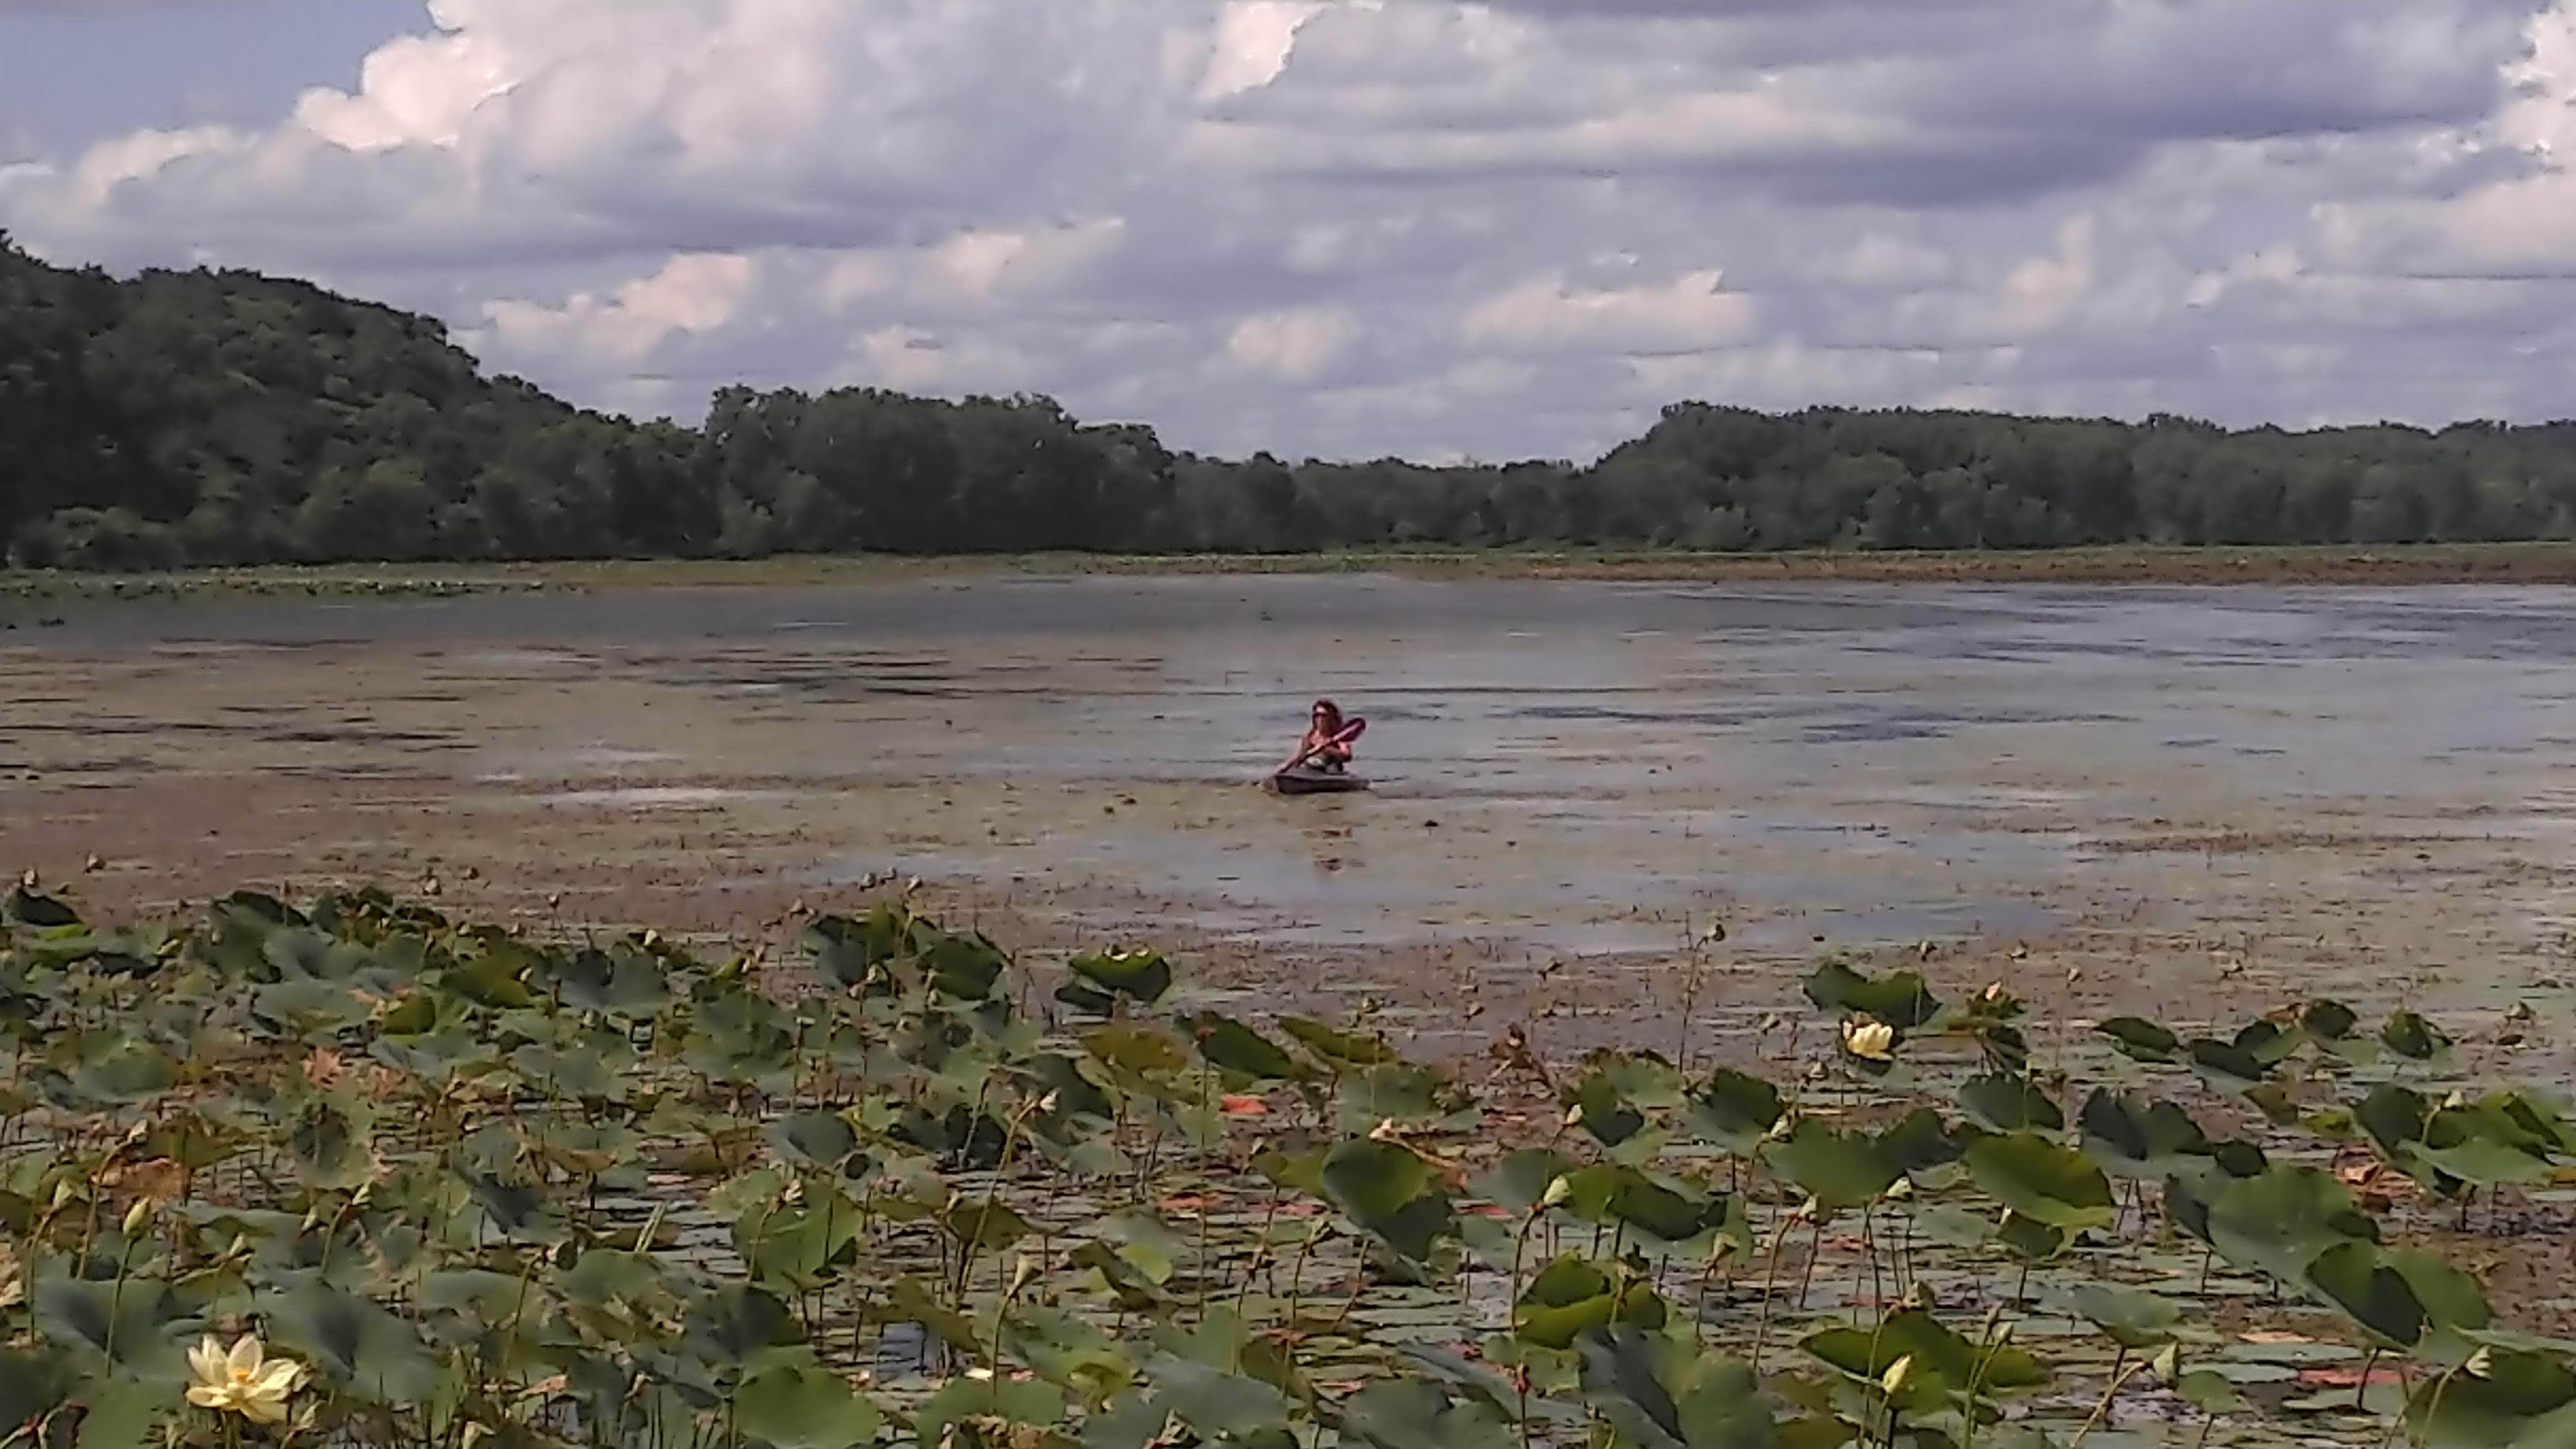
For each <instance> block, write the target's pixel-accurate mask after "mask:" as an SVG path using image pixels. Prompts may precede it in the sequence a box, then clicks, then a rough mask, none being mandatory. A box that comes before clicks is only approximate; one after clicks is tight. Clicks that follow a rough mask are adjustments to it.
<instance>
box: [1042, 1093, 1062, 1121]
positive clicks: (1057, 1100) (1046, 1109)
mask: <svg viewBox="0 0 2576 1449" xmlns="http://www.w3.org/2000/svg"><path fill="white" fill-rule="evenodd" d="M1063 1105H1064V1089H1063V1088H1062V1087H1058V1088H1056V1089H1055V1090H1054V1091H1052V1092H1049V1093H1047V1094H1046V1095H1045V1096H1043V1097H1040V1098H1038V1111H1039V1113H1040V1114H1041V1115H1044V1114H1046V1113H1051V1112H1053V1111H1055V1109H1057V1108H1058V1107H1061V1106H1063Z"/></svg>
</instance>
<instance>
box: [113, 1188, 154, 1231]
mask: <svg viewBox="0 0 2576 1449" xmlns="http://www.w3.org/2000/svg"><path fill="white" fill-rule="evenodd" d="M151 1226H152V1199H150V1198H148V1197H138V1198H136V1199H135V1200H134V1206H132V1207H130V1208H127V1209H126V1210H125V1222H124V1224H123V1226H122V1228H121V1231H123V1232H124V1234H125V1237H126V1241H128V1242H131V1241H133V1240H134V1239H136V1238H139V1237H141V1236H143V1232H144V1230H145V1229H146V1228H149V1227H151Z"/></svg>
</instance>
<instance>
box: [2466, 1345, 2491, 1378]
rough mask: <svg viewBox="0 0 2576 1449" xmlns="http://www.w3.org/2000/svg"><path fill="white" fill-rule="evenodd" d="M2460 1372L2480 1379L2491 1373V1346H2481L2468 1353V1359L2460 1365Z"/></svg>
mask: <svg viewBox="0 0 2576 1449" xmlns="http://www.w3.org/2000/svg"><path fill="white" fill-rule="evenodd" d="M2460 1372H2462V1373H2464V1374H2467V1375H2468V1376H2469V1377H2470V1378H2473V1379H2482V1378H2486V1377H2487V1376H2489V1375H2490V1374H2493V1373H2494V1372H2495V1350H2494V1349H2492V1348H2482V1349H2479V1350H2478V1351H2477V1352H2476V1353H2473V1354H2470V1355H2469V1361H2468V1362H2467V1363H2464V1364H2462V1365H2460Z"/></svg>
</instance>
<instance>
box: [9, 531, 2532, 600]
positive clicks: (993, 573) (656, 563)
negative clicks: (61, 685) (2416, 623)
mask: <svg viewBox="0 0 2576 1449" xmlns="http://www.w3.org/2000/svg"><path fill="white" fill-rule="evenodd" d="M1320 574H1378V575H1386V576H1392V577H1399V578H1409V579H1417V580H1423V581H1430V582H1440V581H1468V580H1515V579H1556V580H1569V581H1598V582H1638V583H1656V582H1669V583H1714V584H1809V583H1812V584H1896V585H1903V584H1967V585H1993V586H2019V585H2038V586H2046V585H2059V586H2093V587H2107V586H2121V585H2135V586H2167V587H2174V586H2188V587H2210V586H2227V585H2262V586H2273V587H2290V586H2356V587H2360V586H2383V587H2384V586H2411V585H2445V584H2518V585H2547V586H2558V587H2565V586H2570V585H2576V543H2519V544H2422V545H2401V546H2394V547H2377V548H2354V547H2311V548H2299V547H2291V548H2224V547H2175V548H2146V547H2134V548H2063V549H2030V550H2015V551H1997V550H1978V551H1966V550H1963V551H1920V552H1917V551H1887V552H1867V551H1800V552H1783V553H1758V554H1744V553H1692V552H1684V551H1679V550H1631V551H1622V550H1599V549H1593V550H1530V549H1476V550H1469V549H1458V550H1442V551H1433V550H1407V551H1397V550H1353V551H1346V552H1333V553H1303V554H1164V555H1152V554H1071V553H1034V554H971V555H953V556H942V557H931V558H915V557H902V556H895V555H885V554H852V555H794V556H785V557H776V558H767V559H607V560H599V559H585V560H557V561H543V562H524V563H454V564H332V565H309V566H298V565H256V566H251V567H244V568H216V569H181V570H170V571H164V572H155V573H137V574H115V573H93V572H85V571H74V570H58V569H20V570H13V571H0V602H7V601H11V600H16V601H20V602H33V603H51V602H100V601H109V600H118V599H131V600H152V599H160V600H167V601H180V600H193V599H211V598H227V597H240V598H292V597H297V596H307V597H335V598H346V597H367V596H383V597H439V596H449V595H461V594H503V593H538V592H594V591H598V592H607V591H618V590H629V589H740V588H830V587H863V586H870V585H888V584H901V583H907V582H913V581H919V580H931V579H939V580H972V579H996V578H1012V577H1075V576H1099V577H1134V578H1183V577H1228V576H1251V575H1264V576H1282V575H1320Z"/></svg>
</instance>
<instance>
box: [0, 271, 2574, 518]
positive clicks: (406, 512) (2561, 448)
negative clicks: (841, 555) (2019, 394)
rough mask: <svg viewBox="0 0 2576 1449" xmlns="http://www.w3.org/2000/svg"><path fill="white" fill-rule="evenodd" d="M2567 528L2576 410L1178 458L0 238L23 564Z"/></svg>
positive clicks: (1837, 421) (1800, 416)
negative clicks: (630, 361)
mask: <svg viewBox="0 0 2576 1449" xmlns="http://www.w3.org/2000/svg"><path fill="white" fill-rule="evenodd" d="M2570 537H2576V423H2569V422H2556V423H2547V424H2540V425H2532V426H2506V425H2502V424H2496V423H2463V424H2458V425H2455V426H2452V427H2447V428H2444V429H2441V430H2439V431H2426V430H2423V429H2418V428H2411V427H2399V426H2374V427H2353V428H2330V429H2321V430H2317V431H2310V432H2296V433H2294V432H2287V431H2284V430H2281V429H2278V428H2268V427H2267V428H2256V429H2251V430H2243V431H2230V430H2227V429H2224V428H2220V427H2217V426H2215V425H2212V424H2209V423H2204V422H2197V421H2193V420H2190V419H2185V418H2176V417H2163V416H2159V417H2154V418H2150V419H2148V420H2146V421H2145V422H2143V423H2126V422H2118V421H2110V420H2083V419H2050V418H2025V417H2014V416H2006V415H2000V414H1989V413H1968V412H1950V411H1940V412H1932V411H1914V410H1885V411H1862V410H1854V409H1846V408H1811V409H1808V410H1806V411H1803V412H1798V413H1791V414H1766V413H1760V412H1755V411H1750V410H1747V409H1743V408H1736V407H1726V406H1718V405H1712V404H1707V403H1697V402H1692V403H1679V404H1676V405H1674V406H1672V407H1669V408H1666V409H1665V410H1664V413H1663V415H1662V417H1661V419H1660V420H1659V421H1658V422H1657V423H1656V424H1655V425H1654V426H1653V427H1652V428H1651V429H1649V430H1648V431H1647V432H1646V433H1645V435H1644V436H1642V437H1639V438H1637V439H1635V440H1633V441H1631V442H1627V443H1624V444H1622V445H1620V446H1619V447H1617V448H1615V449H1613V450H1612V451H1611V452H1609V453H1608V454H1607V455H1605V456H1603V457H1601V458H1599V459H1597V460H1595V461H1593V462H1591V463H1589V464H1583V465H1578V464H1575V463H1572V462H1567V461H1559V460H1540V461H1529V462H1518V463H1507V464H1476V465H1464V466H1447V467H1433V466H1426V465H1422V464H1416V463H1409V462H1404V461H1401V460H1398V459H1392V458H1388V459H1379V460H1376V461H1370V462H1326V461H1311V460H1310V461H1306V462H1297V463H1291V462H1284V461H1282V460H1280V459H1277V458H1274V457H1272V456H1270V455H1268V454H1266V453H1264V454H1257V455H1255V456H1254V457H1252V458H1249V459H1238V460H1228V459H1218V458H1209V457H1202V456H1197V455H1194V454H1190V453H1185V452H1175V451H1173V450H1172V449H1170V448H1167V447H1165V446H1164V445H1163V443H1162V442H1161V441H1160V440H1159V439H1158V438H1157V437H1156V435H1155V433H1154V431H1153V430H1152V429H1151V428H1149V427H1144V426H1140V425H1132V424H1111V425H1101V424H1086V423H1083V422H1080V421H1078V420H1076V419H1074V418H1073V417H1071V416H1069V415H1068V414H1067V413H1066V412H1065V411H1064V409H1062V408H1061V407H1059V406H1057V405H1056V404H1055V403H1054V402H1053V401H1051V400H1049V399H1047V398H1043V397H1028V396H1022V397H1011V398H988V397H977V398H968V399H965V400H963V401H946V400H939V399H931V398H918V397H908V396H904V395H901V394H897V393H892V392H886V391H882V390H878V389H872V388H854V389H842V390H837V391H832V392H826V393H821V394H809V393H804V392H798V391H793V390H782V391H774V392H757V391H753V390H751V389H749V388H729V389H726V390H725V391H723V392H722V393H720V394H718V395H717V396H716V398H715V400H714V403H713V406H712V407H711V409H710V411H709V413H708V416H707V418H706V420H705V422H704V423H703V424H702V425H700V426H698V427H694V428H691V427H685V426H681V425H678V424H674V423H670V422H661V421H656V422H636V421H632V420H629V419H626V418H622V417H616V416H611V415H607V414H602V413H598V412H591V411H585V410H581V409H577V408H574V407H571V406H569V405H567V404H565V403H563V402H561V401H558V400H556V399H554V398H552V397H549V396H547V395H546V394H545V393H543V392H541V391H540V390H538V389H537V388H536V387H534V386H532V385H531V384H529V383H527V382H525V381H522V380H520V379H517V378H513V377H492V378H487V377H485V376H484V375H483V374H482V372H481V371H480V369H479V368H478V366H477V365H476V363H475V360H474V359H473V358H472V357H471V356H469V355H467V354H466V353H465V352H464V351H463V350H462V349H460V348H458V347H456V346H455V345H454V344H453V343H452V342H451V341H450V340H449V339H448V336H447V333H446V330H445V329H444V328H443V327H442V326H441V325H440V324H439V323H437V322H436V321H434V320H432V319H429V318H426V317H421V316H417V315H413V314H409V313H404V312H400V311H396V310H394V309H392V308H388V307H382V306H377V305H374V304H370V303H365V302H359V301H353V300H350V299H348V298H344V297H339V296H336V295H333V294H331V293H329V292H326V291H324V290H322V289H320V288H318V287H314V286H311V285H309V284H306V283H303V282H298V281H290V280H280V279H275V278H269V277H263V276H258V275H254V274H250V273H245V272H236V271H224V272H215V271H202V270H201V271H190V272H173V271H153V272H145V273H143V274H141V275H140V276H137V277H135V278H133V279H130V280H120V279H117V278H114V277H110V276H109V275H107V274H106V273H104V272H101V271H99V270H96V269H94V268H93V269H77V270H75V269H65V268H59V267H54V266H50V265H47V264H45V263H43V262H40V261H38V260H37V259H35V258H34V257H32V256H29V255H27V254H26V253H25V252H24V251H22V250H20V249H18V248H16V247H15V246H14V245H12V244H10V243H9V242H8V240H7V238H6V236H5V234H0V560H5V562H6V564H7V565H10V566H16V567H60V568H75V569H140V568H166V567H177V566H183V565H228V564H250V563H270V562H287V561H303V562H338V561H355V560H393V561H404V560H433V559H437V560H467V559H543V558H595V557H612V556H657V557H664V556H666V557H706V556H732V557H746V558H748V557H760V556H764V555H770V554H777V553H787V552H853V551H861V550H869V551H882V552H892V553H907V554H931V553H978V552H1027V551H1040V550H1092V551H1118V552H1139V553H1155V552H1298V551H1309V550H1320V549H1333V548H1368V547H1436V546H1456V547H1510V546H1532V547H1537V546H1567V545H1570V546H1587V545H1609V546H1622V547H1655V548H1682V549H1708V550H1729V551H1759V550H1781V549H1809V548H1857V549H1893V548H1909V549H1911V548H1990V549H1992V548H2044V547H2052V546H2062V545H2080V544H2096V545H2098V544H2118V543H2158V544H2341V543H2401V542H2417V541H2425V542H2431V541H2441V542H2460V541H2477V540H2520V539H2542V538H2555V539H2565V538H2570Z"/></svg>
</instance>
